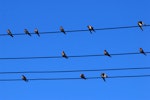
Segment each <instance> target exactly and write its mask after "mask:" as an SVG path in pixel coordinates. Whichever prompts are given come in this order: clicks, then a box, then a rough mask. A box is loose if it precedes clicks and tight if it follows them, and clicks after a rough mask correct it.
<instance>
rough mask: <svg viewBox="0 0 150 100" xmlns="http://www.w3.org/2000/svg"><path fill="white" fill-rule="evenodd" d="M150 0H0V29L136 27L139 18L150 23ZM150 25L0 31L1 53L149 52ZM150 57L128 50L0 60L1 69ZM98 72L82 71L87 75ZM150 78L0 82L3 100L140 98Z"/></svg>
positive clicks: (86, 65) (110, 64) (99, 64)
mask: <svg viewBox="0 0 150 100" xmlns="http://www.w3.org/2000/svg"><path fill="white" fill-rule="evenodd" d="M149 4H150V1H149V0H143V1H140V0H130V1H129V0H122V1H120V0H113V1H110V0H109V1H108V0H105V1H100V0H92V1H91V0H63V1H60V0H3V1H1V3H0V34H5V33H6V30H7V29H10V30H11V31H12V33H22V34H24V29H25V28H27V29H28V30H29V31H30V32H33V31H34V28H38V29H39V32H49V31H59V27H60V26H63V27H64V28H65V29H66V30H76V29H87V27H86V26H87V25H92V26H93V27H94V28H105V27H117V26H134V25H137V22H138V21H139V20H142V21H143V22H144V23H145V24H149V23H150V21H149V18H150V14H149V11H148V9H150V7H149ZM149 32H150V28H149V27H144V31H141V30H140V29H139V28H132V29H119V30H103V31H96V32H95V33H93V34H90V32H74V33H67V35H64V34H63V33H60V34H45V35H44V34H43V35H42V34H41V37H38V36H37V35H32V37H30V36H27V35H21V36H14V38H11V37H10V36H1V37H0V50H1V52H0V55H1V57H28V56H61V52H62V51H63V50H64V51H65V52H66V54H67V55H84V54H103V50H104V49H106V50H107V51H108V52H110V53H124V52H138V51H139V48H140V47H142V48H143V49H144V50H145V51H150V48H149V43H150V39H149V37H150V34H149ZM6 34H7V33H6ZM149 60H150V57H149V55H148V56H144V55H126V56H113V57H112V58H108V57H89V58H69V59H36V60H34V59H33V60H0V64H1V66H0V72H5V71H45V70H76V69H81V70H82V69H83V70H84V69H101V68H102V69H104V68H124V67H129V68H132V67H149V66H150V64H149ZM100 73H102V72H101V71H100V72H84V74H85V75H86V76H87V77H88V76H89V77H92V76H99V75H100ZM105 73H107V74H108V76H117V75H118V76H121V75H138V74H149V70H134V71H133V70H132V71H107V72H105ZM21 75H22V74H12V75H10V74H9V75H8V74H6V75H0V79H7V78H8V79H14V78H15V79H16V78H18V79H19V78H21ZM24 75H25V76H26V77H27V78H43V77H44V78H53V77H56V78H57V77H58V78H60V77H79V75H80V73H59V74H24ZM149 84H150V81H149V78H122V79H118V78H116V79H111V78H110V79H107V82H103V81H102V80H101V79H97V80H86V81H84V80H65V81H29V82H28V83H26V82H23V81H15V82H0V89H1V91H0V94H1V95H0V100H20V99H21V100H33V99H36V100H50V99H51V100H77V99H78V100H81V99H82V100H83V99H86V100H100V99H103V100H119V99H121V100H127V99H128V100H133V99H136V100H141V99H147V98H150V95H149V92H148V91H149V89H150V87H149Z"/></svg>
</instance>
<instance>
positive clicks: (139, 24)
mask: <svg viewBox="0 0 150 100" xmlns="http://www.w3.org/2000/svg"><path fill="white" fill-rule="evenodd" d="M143 25H144V23H143V22H142V21H138V26H139V27H140V29H141V30H142V31H143V28H142V26H143Z"/></svg>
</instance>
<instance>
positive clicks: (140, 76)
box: [0, 74, 150, 82]
mask: <svg viewBox="0 0 150 100" xmlns="http://www.w3.org/2000/svg"><path fill="white" fill-rule="evenodd" d="M142 77H143V78H144V77H150V74H145V75H126V76H108V77H107V78H142ZM100 78H101V77H87V78H86V80H89V79H100ZM27 80H28V81H56V80H58V81H62V80H81V78H31V79H27ZM82 80H83V79H82ZM0 81H1V82H2V81H3V82H4V81H5V82H6V81H23V80H22V79H0Z"/></svg>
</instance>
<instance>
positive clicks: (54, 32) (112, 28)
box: [0, 25, 150, 36]
mask: <svg viewBox="0 0 150 100" xmlns="http://www.w3.org/2000/svg"><path fill="white" fill-rule="evenodd" d="M149 26H150V25H143V27H149ZM137 27H139V26H138V25H136V26H121V27H110V28H95V29H94V30H97V31H100V30H115V29H126V28H137ZM86 31H89V30H88V29H85V30H66V31H65V32H66V33H67V32H86ZM39 33H40V34H58V33H62V32H61V31H53V32H39ZM30 34H35V33H30ZM13 35H26V34H25V33H16V34H13ZM0 36H8V34H0Z"/></svg>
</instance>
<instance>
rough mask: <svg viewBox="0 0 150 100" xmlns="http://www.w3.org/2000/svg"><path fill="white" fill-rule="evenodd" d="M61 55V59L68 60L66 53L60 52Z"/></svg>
mask: <svg viewBox="0 0 150 100" xmlns="http://www.w3.org/2000/svg"><path fill="white" fill-rule="evenodd" d="M61 55H62V57H64V58H66V59H67V58H68V56H67V55H66V53H65V52H64V51H62V53H61Z"/></svg>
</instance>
